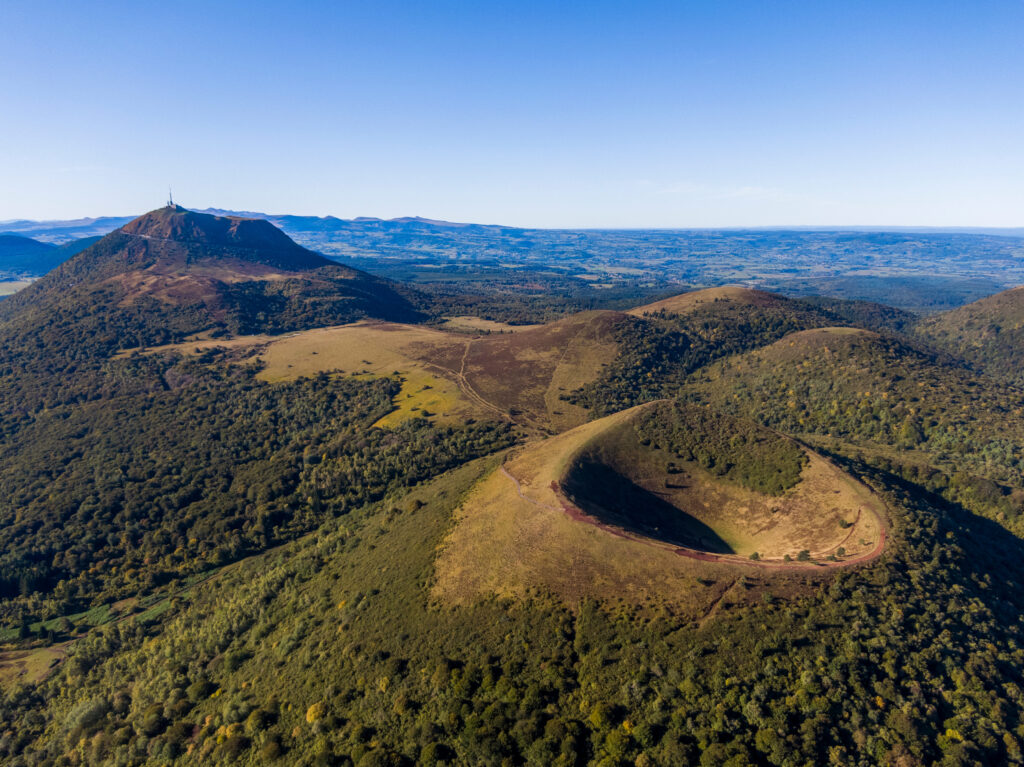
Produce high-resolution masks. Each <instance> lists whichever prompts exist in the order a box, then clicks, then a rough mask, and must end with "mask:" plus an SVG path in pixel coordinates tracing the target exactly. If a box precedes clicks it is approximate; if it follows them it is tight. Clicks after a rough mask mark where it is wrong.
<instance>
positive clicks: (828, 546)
mask: <svg viewBox="0 0 1024 767" xmlns="http://www.w3.org/2000/svg"><path fill="white" fill-rule="evenodd" d="M561 487H562V490H563V492H564V493H565V495H566V496H567V497H568V498H569V499H570V500H571V501H572V502H573V503H574V504H575V505H576V506H578V507H579V508H580V509H581V510H582V511H584V512H585V513H587V514H588V515H590V516H592V517H594V518H596V519H597V520H599V521H600V522H603V523H605V524H609V525H613V526H615V527H618V528H621V529H623V530H626V531H628V532H630V533H632V534H634V535H640V536H644V537H646V538H651V539H655V540H658V541H662V542H664V543H667V544H671V545H675V546H681V547H685V548H689V549H695V550H698V551H704V552H709V553H714V554H736V555H740V556H747V557H749V556H752V555H754V554H755V553H756V555H757V558H760V559H769V560H771V559H779V560H783V559H785V557H786V556H789V557H791V558H794V559H796V558H807V557H811V558H815V559H826V558H837V559H840V560H841V559H843V558H844V557H850V556H854V555H856V554H860V553H865V552H867V551H868V550H870V549H871V547H872V546H873V545H874V544H875V543H877V541H878V536H879V535H880V534H881V522H880V519H879V517H878V515H877V511H878V509H877V508H873V507H875V506H877V502H876V501H875V499H874V498H873V497H872V496H871V494H870V492H869V491H868V490H867V489H866V488H865V487H864V486H863V485H860V483H858V482H856V481H855V480H853V479H852V478H851V477H849V476H848V475H846V474H845V473H843V472H842V471H840V470H839V469H838V468H837V467H835V466H834V465H833V464H831V463H829V462H828V461H826V460H825V459H824V458H822V457H820V456H818V455H817V454H815V453H813V452H812V451H810V450H807V449H806V448H804V447H803V446H801V445H800V444H798V443H797V442H795V441H793V440H791V439H789V438H787V437H784V436H782V435H780V434H777V433H776V432H773V431H771V430H769V429H765V428H763V427H760V426H758V425H756V424H753V423H751V422H749V421H744V420H742V419H737V418H733V417H731V416H727V415H723V414H719V413H715V412H714V411H711V410H709V409H707V408H703V407H698V406H692V405H684V404H679V403H669V402H665V403H658V404H657V405H654V406H652V407H649V408H646V409H644V410H642V411H640V412H639V413H638V414H637V415H636V416H635V417H634V418H632V419H631V420H630V421H628V422H625V423H620V424H617V425H615V426H613V427H611V428H609V429H607V430H605V431H604V432H602V433H601V434H599V435H598V436H596V437H595V438H594V439H592V440H590V441H589V442H588V443H587V444H586V445H584V446H583V447H582V448H581V449H580V450H579V451H578V452H577V453H576V454H575V456H573V458H572V459H571V460H570V461H569V463H568V465H567V469H566V472H565V474H564V475H563V477H562V481H561ZM801 552H803V554H801Z"/></svg>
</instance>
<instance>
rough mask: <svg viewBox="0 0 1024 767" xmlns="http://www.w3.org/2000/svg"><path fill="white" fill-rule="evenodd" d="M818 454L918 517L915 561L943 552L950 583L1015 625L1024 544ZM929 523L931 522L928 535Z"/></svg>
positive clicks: (926, 495)
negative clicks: (884, 488) (885, 489)
mask: <svg viewBox="0 0 1024 767" xmlns="http://www.w3.org/2000/svg"><path fill="white" fill-rule="evenodd" d="M822 452H824V453H825V454H826V455H827V456H828V457H829V459H830V460H832V461H834V462H835V463H837V464H838V465H839V466H841V467H842V468H844V469H845V470H847V471H849V472H851V473H853V474H854V475H858V476H862V477H872V478H874V479H875V480H876V481H878V482H880V483H882V484H885V485H888V486H889V488H890V489H891V490H892V491H894V492H895V493H896V494H897V495H898V496H900V499H901V501H902V503H903V505H904V507H905V508H906V510H907V511H908V512H910V513H913V514H915V515H920V516H919V517H918V524H920V525H921V526H920V527H919V528H918V533H919V534H918V535H912V536H911V540H910V541H909V542H908V543H909V544H910V545H911V546H912V547H913V549H914V552H913V556H914V557H915V558H921V557H922V555H927V554H931V555H932V556H935V553H937V551H936V550H937V549H942V548H946V549H948V550H949V551H948V554H949V557H950V561H951V562H953V563H955V564H954V567H955V570H956V572H955V579H956V580H957V581H958V582H959V583H960V584H961V585H963V586H964V587H965V590H966V592H967V593H968V594H971V595H972V596H975V597H977V598H978V599H980V600H981V601H982V602H983V603H985V604H986V606H987V607H988V608H989V609H990V610H992V612H993V614H994V615H995V616H996V618H997V619H998V620H999V621H1000V622H1002V623H1004V624H1005V625H1010V624H1012V623H1016V622H1017V621H1019V619H1020V614H1021V613H1022V612H1024V540H1022V539H1021V538H1018V537H1017V536H1016V535H1014V534H1013V533H1012V532H1010V531H1009V530H1007V529H1006V528H1005V527H1003V526H1002V525H1000V524H999V523H998V522H995V521H993V520H991V519H987V518H985V517H983V516H980V515H979V514H975V513H974V512H972V511H970V510H969V509H967V508H966V507H964V506H962V505H961V504H959V503H955V502H953V501H950V500H947V499H946V498H944V497H942V495H940V494H938V493H935V492H932V491H931V490H929V489H927V488H925V487H923V486H921V485H919V484H916V483H915V482H912V481H910V480H907V479H905V478H903V477H901V476H899V475H898V474H896V473H894V472H892V471H887V470H885V469H883V468H880V467H877V466H872V465H870V464H868V463H864V462H861V461H856V460H853V459H850V458H848V457H845V456H843V455H841V454H838V453H832V452H828V451H822ZM928 519H931V520H933V521H934V527H932V528H931V529H930V530H929V529H928V528H929V525H928V523H927V522H926V520H928ZM920 533H924V535H920ZM950 533H952V535H951V536H950V535H949V534H950ZM932 546H935V547H936V548H935V549H932V548H931V547H932Z"/></svg>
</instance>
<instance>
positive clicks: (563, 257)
mask: <svg viewBox="0 0 1024 767" xmlns="http://www.w3.org/2000/svg"><path fill="white" fill-rule="evenodd" d="M198 212H201V213H206V214H211V215H222V216H223V215H228V216H232V215H235V216H237V215H242V216H245V217H248V218H255V219H263V220H266V221H269V222H270V223H272V224H273V225H274V226H276V227H278V228H280V229H281V230H282V231H284V232H285V233H286V234H287V235H288V236H290V237H291V238H292V239H293V240H295V241H296V242H297V243H298V244H299V245H301V246H303V247H305V248H308V249H310V250H313V251H316V252H318V253H322V254H324V255H325V256H327V257H329V258H333V259H337V260H339V261H343V262H344V263H346V264H348V265H350V266H354V267H358V268H360V269H363V270H366V271H371V272H374V273H376V274H379V275H381V276H385V277H389V278H391V279H395V280H410V281H414V282H423V281H426V282H430V281H436V280H437V279H439V276H440V277H444V274H446V273H450V272H451V271H452V270H455V271H461V273H462V274H461V276H460V277H459V279H464V278H465V276H466V274H467V273H468V272H474V273H476V274H477V275H478V276H481V275H482V276H484V277H488V278H491V277H494V276H499V277H500V278H502V279H506V278H507V277H508V275H509V274H510V273H511V272H510V268H511V269H518V270H532V271H535V272H544V273H547V274H557V275H559V276H561V277H562V278H566V279H570V280H577V281H580V280H582V281H584V282H585V283H586V284H588V285H590V286H600V287H605V288H607V287H617V286H623V285H632V284H645V285H648V286H653V285H659V286H663V287H665V288H675V289H682V288H683V287H690V286H716V285H727V284H740V285H745V286H747V287H752V288H759V289H763V290H770V291H775V292H782V293H786V294H788V295H827V296H833V297H845V298H856V299H861V300H868V301H877V302H882V303H886V304H889V305H893V306H898V307H900V308H902V309H907V310H910V311H915V312H924V313H927V312H933V311H940V310H943V309H949V308H953V307H955V306H959V305H962V304H964V303H966V302H969V301H973V300H976V299H978V298H981V297H983V296H985V295H990V294H992V293H995V292H998V291H1000V290H1004V289H1006V288H1010V287H1013V286H1015V285H1019V284H1024V229H1022V228H1014V229H986V228H971V227H953V228H948V229H935V228H925V227H922V228H915V227H878V228H870V227H818V228H801V227H791V228H764V229H719V230H712V229H691V230H667V229H651V230H626V229H622V230H570V229H524V228H517V227H510V226H501V225H491V224H472V223H458V222H450V221H438V220H433V219H427V218H421V217H415V216H414V217H401V218H395V219H388V220H385V219H379V218H369V217H360V218H355V219H341V218H336V217H333V216H325V217H317V216H296V215H269V214H265V213H259V212H254V211H246V212H244V213H239V212H238V211H228V210H223V209H219V208H209V209H206V210H205V211H198ZM129 220H130V219H129V218H117V217H106V218H89V219H77V220H70V221H11V222H6V223H4V222H0V233H2V232H7V233H11V234H16V235H19V236H21V237H31V238H34V239H37V240H39V241H41V242H46V243H50V244H60V243H66V242H69V241H71V240H73V239H75V238H81V237H87V236H93V237H95V236H98V235H104V234H106V233H108V232H110V231H112V230H113V229H115V228H117V227H119V226H123V225H124V224H126V223H127V222H128V221H129ZM45 266H46V264H45V263H43V262H40V265H39V268H38V269H36V271H35V272H34V273H33V274H30V275H27V276H40V275H41V274H43V273H45V271H47V269H46V268H44V267H45ZM439 270H440V271H439ZM443 270H447V272H445V271H443Z"/></svg>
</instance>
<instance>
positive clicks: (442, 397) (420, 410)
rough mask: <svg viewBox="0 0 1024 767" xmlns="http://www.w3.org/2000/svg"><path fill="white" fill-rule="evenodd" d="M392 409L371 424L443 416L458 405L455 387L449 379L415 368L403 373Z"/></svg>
mask: <svg viewBox="0 0 1024 767" xmlns="http://www.w3.org/2000/svg"><path fill="white" fill-rule="evenodd" d="M392 402H393V404H394V405H395V409H394V410H392V411H391V412H390V413H388V414H387V415H386V416H384V417H383V418H381V419H380V420H378V421H377V422H376V423H375V424H374V426H379V427H381V428H391V427H394V426H398V425H399V424H400V423H402V422H403V421H407V420H409V419H410V418H435V417H442V418H443V417H445V416H448V415H450V414H451V413H453V412H454V411H456V410H457V409H458V405H459V390H458V387H456V386H455V385H454V384H452V383H451V381H448V380H447V379H442V378H438V377H436V376H432V375H429V374H426V373H423V372H421V371H418V370H414V371H412V372H408V373H404V374H403V378H402V390H401V391H400V392H399V393H398V395H397V396H396V397H395V398H394V399H393V400H392Z"/></svg>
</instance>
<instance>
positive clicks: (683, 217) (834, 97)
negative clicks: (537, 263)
mask: <svg viewBox="0 0 1024 767" xmlns="http://www.w3.org/2000/svg"><path fill="white" fill-rule="evenodd" d="M1022 41H1024V0H1001V1H999V2H989V1H987V0H972V1H971V2H964V1H963V0H959V1H958V2H944V1H943V0H928V1H927V2H926V1H924V0H920V1H918V0H895V1H894V0H887V1H879V2H875V1H874V0H846V1H843V2H841V1H840V0H806V1H805V2H787V1H786V0H769V1H766V2H733V1H731V0H718V1H717V2H716V1H713V0H707V1H706V2H696V1H694V2H686V1H685V0H676V1H675V2H666V3H661V2H643V1H642V0H640V1H637V2H601V0H587V2H572V1H568V0H566V1H560V0H546V1H545V2H532V1H531V0H517V1H516V2H487V0H476V1H475V2H448V1H447V0H431V2H426V1H425V0H423V1H421V2H392V1H389V0H374V1H372V2H315V1H312V0H309V1H305V2H291V3H285V2H261V1H260V0H247V1H246V2H217V0H209V1H205V2H192V1H191V0H184V1H183V0H175V2H150V1H149V0H133V1H132V2H118V1H116V0H96V2H79V1H77V0H75V1H74V2H47V1H46V0H0V146H2V150H0V219H11V218H20V217H25V218H70V217H79V216H87V215H90V216H95V215H127V214H132V213H138V212H142V211H145V210H148V209H151V208H154V207H158V206H159V205H161V204H162V203H163V202H164V200H165V197H166V187H167V185H168V184H171V185H173V187H174V193H175V197H176V199H177V200H179V201H180V202H181V203H182V204H184V205H186V206H189V207H200V208H201V207H207V206H212V207H222V208H232V209H241V210H259V211H266V212H270V213H302V214H318V215H325V214H333V215H337V216H342V217H353V216H360V215H362V216H381V217H393V216H405V215H422V216H429V217H434V218H445V219H449V220H458V221H477V222H486V223H507V224H514V225H522V226H566V227H582V226H586V227H619V226H622V227H649V226H657V227H700V226H710V227H716V226H756V225H792V224H802V225H815V224H863V225H872V224H885V225H896V224H905V225H934V226H945V225H977V226H1021V225H1024V44H1022Z"/></svg>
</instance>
